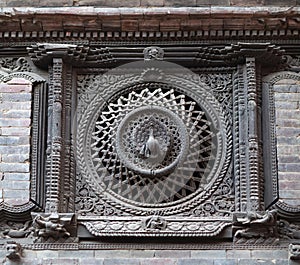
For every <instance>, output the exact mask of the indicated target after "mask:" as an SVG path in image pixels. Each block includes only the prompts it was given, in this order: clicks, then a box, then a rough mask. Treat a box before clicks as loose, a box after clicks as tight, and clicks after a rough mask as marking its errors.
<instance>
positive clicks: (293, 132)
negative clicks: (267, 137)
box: [276, 127, 300, 137]
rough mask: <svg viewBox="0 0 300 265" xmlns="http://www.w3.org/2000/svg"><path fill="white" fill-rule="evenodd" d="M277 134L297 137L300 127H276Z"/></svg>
mask: <svg viewBox="0 0 300 265" xmlns="http://www.w3.org/2000/svg"><path fill="white" fill-rule="evenodd" d="M276 132H277V135H284V136H286V137H290V136H292V137H295V136H297V135H299V134H300V128H293V127H287V128H276Z"/></svg>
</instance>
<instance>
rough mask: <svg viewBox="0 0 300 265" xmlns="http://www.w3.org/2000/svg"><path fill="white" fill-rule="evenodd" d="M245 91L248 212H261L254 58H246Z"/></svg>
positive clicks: (259, 155)
mask: <svg viewBox="0 0 300 265" xmlns="http://www.w3.org/2000/svg"><path fill="white" fill-rule="evenodd" d="M245 71H246V75H247V77H246V91H247V111H248V139H247V140H248V143H249V146H248V161H249V163H248V170H247V181H248V187H249V189H248V201H247V210H248V211H253V210H254V211H259V210H262V202H261V193H262V190H261V175H260V174H261V172H260V162H259V161H260V159H261V154H260V153H259V144H258V142H259V134H258V106H257V105H258V104H257V100H258V96H257V83H256V63H255V58H246V69H245Z"/></svg>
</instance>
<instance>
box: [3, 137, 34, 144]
mask: <svg viewBox="0 0 300 265" xmlns="http://www.w3.org/2000/svg"><path fill="white" fill-rule="evenodd" d="M27 144H29V137H28V136H0V145H27Z"/></svg>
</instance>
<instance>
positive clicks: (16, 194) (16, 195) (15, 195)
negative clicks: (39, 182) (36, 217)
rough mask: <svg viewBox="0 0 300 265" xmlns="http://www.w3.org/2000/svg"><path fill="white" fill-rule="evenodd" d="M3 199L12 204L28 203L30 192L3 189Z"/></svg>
mask: <svg viewBox="0 0 300 265" xmlns="http://www.w3.org/2000/svg"><path fill="white" fill-rule="evenodd" d="M3 197H4V201H10V202H11V203H13V202H16V203H19V202H27V201H28V199H29V191H27V190H17V189H8V190H6V189H3Z"/></svg>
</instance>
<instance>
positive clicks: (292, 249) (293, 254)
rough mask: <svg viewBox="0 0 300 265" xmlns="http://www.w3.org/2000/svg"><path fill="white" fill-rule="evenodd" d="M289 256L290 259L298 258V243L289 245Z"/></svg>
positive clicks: (299, 258)
mask: <svg viewBox="0 0 300 265" xmlns="http://www.w3.org/2000/svg"><path fill="white" fill-rule="evenodd" d="M289 258H290V259H292V260H300V244H290V245H289Z"/></svg>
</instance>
